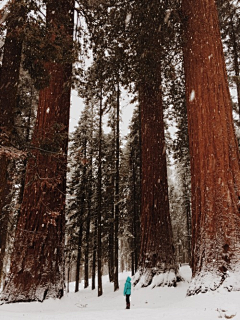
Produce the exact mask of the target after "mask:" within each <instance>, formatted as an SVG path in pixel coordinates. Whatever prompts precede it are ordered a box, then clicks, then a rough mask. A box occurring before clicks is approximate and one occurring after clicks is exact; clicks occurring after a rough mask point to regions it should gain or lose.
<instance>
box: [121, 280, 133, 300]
mask: <svg viewBox="0 0 240 320" xmlns="http://www.w3.org/2000/svg"><path fill="white" fill-rule="evenodd" d="M131 286H132V285H131V278H130V277H127V280H126V282H125V286H124V291H123V295H124V296H125V295H130V294H131Z"/></svg>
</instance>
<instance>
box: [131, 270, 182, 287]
mask: <svg viewBox="0 0 240 320" xmlns="http://www.w3.org/2000/svg"><path fill="white" fill-rule="evenodd" d="M182 280H183V279H182V277H181V276H180V275H179V274H178V273H177V272H176V271H175V270H173V269H171V270H168V271H161V270H159V269H157V268H148V269H144V270H138V271H137V272H136V274H135V275H134V277H133V279H132V283H133V285H134V286H138V287H141V288H144V287H148V286H151V287H152V288H154V287H164V286H168V287H176V286H177V282H180V281H182Z"/></svg>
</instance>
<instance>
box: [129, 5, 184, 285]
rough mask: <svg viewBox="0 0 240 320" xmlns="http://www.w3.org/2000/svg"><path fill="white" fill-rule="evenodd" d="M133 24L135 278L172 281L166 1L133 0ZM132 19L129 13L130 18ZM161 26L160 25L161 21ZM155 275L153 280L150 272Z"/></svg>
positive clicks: (156, 282) (142, 281)
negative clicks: (137, 127)
mask: <svg viewBox="0 0 240 320" xmlns="http://www.w3.org/2000/svg"><path fill="white" fill-rule="evenodd" d="M136 7H137V8H136V10H138V11H137V12H138V15H137V16H134V18H135V19H136V20H135V21H134V22H135V26H134V28H136V27H138V26H140V27H141V29H140V32H139V31H137V30H136V29H135V30H134V32H136V34H137V33H138V32H139V35H138V37H139V38H138V42H137V45H136V52H137V56H138V59H139V61H138V74H139V79H138V81H137V85H138V90H139V102H140V110H141V111H140V113H141V152H142V155H141V157H142V176H141V249H140V257H139V272H138V273H137V275H136V277H135V279H136V281H138V280H139V279H138V277H139V276H140V277H141V278H140V280H139V281H140V284H141V285H142V286H147V285H149V284H150V283H152V281H153V284H154V285H175V284H176V281H177V271H178V270H177V265H176V261H175V254H174V248H173V237H172V229H171V221H170V212H169V198H168V182H167V164H166V146H165V138H164V121H163V101H162V91H161V84H162V79H161V74H162V72H161V65H162V60H163V57H164V54H163V41H164V40H163V39H164V35H165V32H166V25H165V26H164V23H165V22H164V20H165V19H164V17H165V15H166V7H165V4H164V3H163V2H161V4H160V5H159V1H152V2H151V3H150V2H149V1H141V3H139V2H138V3H137V4H136ZM132 19H133V18H132ZM159 26H161V27H163V28H164V29H165V30H164V31H163V30H161V27H159ZM154 276H156V277H155V280H153V277H154Z"/></svg>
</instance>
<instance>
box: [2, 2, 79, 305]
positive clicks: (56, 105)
mask: <svg viewBox="0 0 240 320" xmlns="http://www.w3.org/2000/svg"><path fill="white" fill-rule="evenodd" d="M73 8H74V1H73V0H69V1H66V0H64V1H63V0H61V1H53V0H51V1H47V21H48V24H49V27H50V32H51V34H52V37H51V39H52V41H53V42H54V41H55V40H57V41H61V45H62V46H63V44H64V46H66V47H67V46H70V50H71V47H72V30H73ZM57 28H58V31H59V32H58V31H57V30H56V29H57ZM57 32H58V36H56V33H57ZM63 41H64V42H63ZM46 69H47V70H48V72H49V75H50V82H49V85H48V87H46V88H45V89H42V90H41V91H40V96H39V106H38V115H37V123H36V127H35V130H34V133H33V138H32V156H31V158H30V159H29V161H28V165H27V169H26V182H25V188H24V195H23V202H22V206H21V211H20V216H19V219H18V223H17V228H16V236H15V242H14V250H13V254H12V261H11V267H10V272H9V279H8V282H7V284H6V286H5V288H4V291H3V293H2V296H1V299H2V300H6V301H7V302H18V301H34V300H37V301H43V300H44V299H45V298H50V297H51V298H61V297H62V295H63V289H64V261H63V260H64V225H65V190H66V164H67V143H68V123H69V107H70V83H71V81H70V78H71V63H70V62H67V63H66V62H64V60H61V61H57V60H56V61H55V62H53V61H52V62H48V63H47V64H46Z"/></svg>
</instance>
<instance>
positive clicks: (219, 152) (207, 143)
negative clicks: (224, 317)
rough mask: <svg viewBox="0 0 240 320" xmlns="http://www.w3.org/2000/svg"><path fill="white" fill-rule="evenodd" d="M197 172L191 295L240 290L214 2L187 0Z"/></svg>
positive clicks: (228, 112)
mask: <svg viewBox="0 0 240 320" xmlns="http://www.w3.org/2000/svg"><path fill="white" fill-rule="evenodd" d="M182 10H183V14H184V28H185V39H184V40H185V43H184V65H185V74H186V99H187V108H188V121H189V141H190V153H191V175H192V182H191V183H192V217H193V221H192V271H193V280H192V284H191V286H190V288H189V290H188V294H189V295H191V294H195V293H198V292H206V291H208V290H216V289H217V288H218V287H219V286H221V285H222V286H223V287H226V288H228V290H232V289H236V290H240V276H239V272H240V262H239V261H240V216H239V207H238V201H239V186H240V175H239V154H238V148H237V142H236V139H235V135H234V128H233V119H232V107H231V100H230V94H229V89H228V84H227V75H226V69H225V64H224V58H223V50H222V44H221V39H220V32H219V27H218V17H217V10H216V7H215V3H214V0H201V1H200V0H198V1H195V0H183V3H182Z"/></svg>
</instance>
